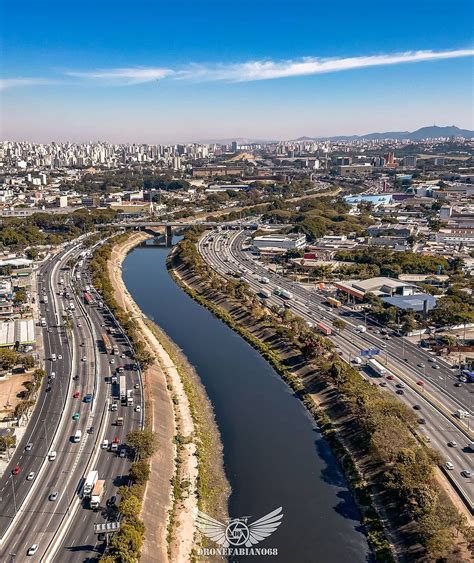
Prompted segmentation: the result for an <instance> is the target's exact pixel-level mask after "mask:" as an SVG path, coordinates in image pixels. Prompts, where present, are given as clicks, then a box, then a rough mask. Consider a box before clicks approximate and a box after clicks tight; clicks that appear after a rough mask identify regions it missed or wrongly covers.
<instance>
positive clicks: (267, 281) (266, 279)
mask: <svg viewBox="0 0 474 563" xmlns="http://www.w3.org/2000/svg"><path fill="white" fill-rule="evenodd" d="M258 281H259V282H260V283H270V280H269V279H268V278H266V277H265V276H263V277H261V278H260V279H259V280H258Z"/></svg>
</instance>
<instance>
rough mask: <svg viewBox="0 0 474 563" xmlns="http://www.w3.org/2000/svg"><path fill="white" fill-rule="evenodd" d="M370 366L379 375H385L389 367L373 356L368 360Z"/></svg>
mask: <svg viewBox="0 0 474 563" xmlns="http://www.w3.org/2000/svg"><path fill="white" fill-rule="evenodd" d="M367 365H368V366H369V368H370V369H371V370H372V371H373V372H375V373H376V374H377V375H378V376H379V377H384V375H386V374H387V369H386V368H385V367H384V366H383V365H382V364H381V363H380V362H378V361H377V360H374V359H373V358H372V359H371V360H369V361H368V362H367Z"/></svg>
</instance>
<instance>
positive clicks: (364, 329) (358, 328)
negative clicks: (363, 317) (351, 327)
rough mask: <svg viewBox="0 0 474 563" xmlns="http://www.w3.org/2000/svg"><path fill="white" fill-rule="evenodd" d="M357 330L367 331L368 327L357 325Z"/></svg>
mask: <svg viewBox="0 0 474 563" xmlns="http://www.w3.org/2000/svg"><path fill="white" fill-rule="evenodd" d="M355 330H356V332H362V333H364V332H367V329H366V328H365V326H364V325H357V326H356V328H355Z"/></svg>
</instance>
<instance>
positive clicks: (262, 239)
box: [253, 233, 306, 251]
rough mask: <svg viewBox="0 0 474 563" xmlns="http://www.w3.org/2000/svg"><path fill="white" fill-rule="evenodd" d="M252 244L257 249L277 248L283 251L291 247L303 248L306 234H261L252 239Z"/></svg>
mask: <svg viewBox="0 0 474 563" xmlns="http://www.w3.org/2000/svg"><path fill="white" fill-rule="evenodd" d="M253 245H254V247H255V248H258V249H259V250H262V249H277V250H280V251H282V250H283V251H285V250H290V249H292V248H304V247H305V246H306V235H303V234H297V233H294V234H289V235H262V236H259V237H255V238H254V239H253Z"/></svg>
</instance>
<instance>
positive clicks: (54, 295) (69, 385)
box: [0, 250, 142, 561]
mask: <svg viewBox="0 0 474 563" xmlns="http://www.w3.org/2000/svg"><path fill="white" fill-rule="evenodd" d="M71 254H72V255H74V256H75V257H78V254H79V252H78V251H76V250H74V251H73V252H72V253H71ZM63 257H64V252H63V253H61V254H60V255H59V260H61V259H62V262H59V261H58V259H54V260H52V261H50V262H48V263H47V264H45V265H44V266H43V268H42V269H41V278H40V280H41V281H40V284H39V286H40V292H41V291H42V289H43V288H45V290H46V295H47V296H48V304H47V305H44V304H42V305H41V307H42V315H43V316H45V317H46V320H47V328H45V329H44V339H45V358H47V359H46V361H45V368H46V370H47V372H48V373H51V372H52V371H54V372H55V373H56V377H55V379H54V381H52V382H51V383H50V384H48V382H46V381H45V382H44V384H43V386H42V388H41V390H40V395H39V399H38V402H39V404H38V407H37V408H36V409H35V411H34V413H33V417H32V420H31V421H30V423H29V426H28V428H27V432H26V434H25V438H24V439H23V440H22V443H21V444H20V445H19V447H18V448H17V450H16V453H15V454H14V456H13V459H12V463H11V466H10V467H14V466H15V465H16V464H17V463H19V465H20V467H21V473H20V474H19V475H16V476H11V477H10V476H9V475H5V476H4V479H3V480H2V481H1V482H0V483H1V486H2V487H4V494H3V497H2V501H1V504H0V510H1V514H0V525H1V526H2V529H3V530H6V529H7V527H8V526H9V524H10V523H11V522H12V519H13V517H14V515H15V503H16V506H17V508H18V516H17V519H16V520H15V523H14V526H13V530H12V533H11V534H9V535H8V537H6V539H5V540H4V542H3V543H2V545H1V549H0V557H1V560H6V559H5V558H6V557H7V556H8V555H9V554H15V561H23V560H29V561H31V560H33V561H34V560H37V561H39V560H41V559H42V557H43V556H44V555H45V553H48V557H49V556H50V555H51V553H52V551H51V545H53V544H52V542H53V540H54V539H55V538H58V537H59V538H63V542H62V545H60V549H59V550H55V551H54V555H55V556H54V560H58V561H61V560H63V559H65V558H67V559H68V560H76V561H83V560H89V561H90V560H94V559H96V558H98V556H99V555H100V553H101V552H102V551H103V547H104V545H103V542H97V538H96V536H95V535H94V534H93V523H94V522H96V521H99V522H104V521H105V520H107V519H109V518H111V519H116V518H117V512H116V511H115V510H113V509H110V510H108V511H107V512H106V511H105V501H106V499H107V498H108V497H110V496H112V495H115V494H116V490H117V487H118V486H120V485H121V484H125V483H126V482H127V477H126V476H127V474H128V471H129V466H130V463H131V460H130V459H127V458H125V459H124V458H120V457H118V455H116V454H114V453H112V452H109V451H107V450H105V449H102V448H100V442H99V441H98V440H99V439H100V440H102V432H101V435H100V436H99V432H100V430H101V428H103V429H104V435H105V437H106V438H108V439H109V441H112V440H113V439H114V438H115V436H117V437H118V439H119V441H120V443H123V442H124V441H125V436H126V434H127V433H128V431H130V430H131V429H132V428H139V427H140V424H141V417H142V413H139V412H135V411H134V409H133V407H122V406H119V411H118V412H117V413H110V411H109V409H108V406H109V404H110V402H111V395H112V389H111V387H112V386H111V384H110V373H111V371H112V369H113V368H115V367H116V365H117V364H114V365H112V364H111V363H110V360H111V359H112V356H108V355H107V354H106V353H105V352H104V350H103V346H102V342H101V338H100V334H101V332H102V331H103V330H105V329H106V327H103V326H101V325H104V324H106V323H107V322H109V321H106V320H105V319H104V314H106V310H105V308H100V309H99V307H98V305H97V303H96V304H94V305H92V306H86V305H85V303H84V301H83V289H84V285H85V283H86V281H85V279H84V277H81V279H80V280H77V279H76V277H75V276H73V272H72V271H70V270H69V269H65V270H61V269H60V268H62V267H63V266H65V264H66V263H67V262H68V260H69V258H70V256H66V257H65V258H63ZM61 281H62V282H63V283H60V282H61ZM66 287H67V290H68V291H69V293H70V294H71V297H70V298H68V299H66V298H65V297H63V296H62V293H63V291H64V289H65V288H66ZM60 294H61V295H60ZM71 301H73V302H74V304H75V311H74V314H73V320H74V323H73V329H72V334H71V336H70V339H69V340H70V343H68V336H67V334H66V332H65V330H64V327H59V326H58V324H62V316H63V314H64V313H65V309H66V307H67V306H68V305H69V303H70V302H71ZM58 321H59V323H58ZM116 341H117V343H118V344H119V345H120V353H122V352H125V351H126V350H127V349H128V346H126V342H125V338H124V337H123V335H122V336H117V338H116ZM52 353H56V354H57V355H62V359H61V360H59V359H58V360H57V361H55V362H53V361H51V360H50V358H51V354H52ZM82 358H85V361H83V359H82ZM118 358H120V356H118V357H117V356H116V357H114V362H115V361H117V359H118ZM127 360H128V364H129V367H131V364H132V360H131V359H129V358H127ZM127 360H120V361H123V362H126V361H127ZM71 365H72V368H73V369H72V370H71ZM131 373H132V370H128V373H127V378H128V379H129V380H132V375H131ZM133 374H135V375H133V379H135V380H136V381H137V382H139V375H138V373H137V372H135V371H133ZM71 376H78V379H77V380H74V379H73V378H72V377H71ZM48 388H50V389H48ZM47 389H48V390H47ZM76 392H78V393H79V398H74V397H73V395H74V394H75V393H76ZM114 392H117V390H114ZM87 393H90V394H92V395H93V401H92V403H86V402H84V401H83V397H84V395H85V394H87ZM135 394H136V403H141V400H142V399H141V389H138V390H136V392H135ZM118 402H119V403H120V401H118ZM74 413H80V419H79V420H78V421H76V420H73V414H74ZM110 415H112V416H110ZM117 416H124V419H125V422H124V426H123V427H115V426H114V427H112V426H110V423H111V421H112V420H113V421H115V419H116V417H117ZM101 421H103V424H102V425H101ZM58 424H60V426H59V431H58V434H57V436H56V437H55V439H54V441H53V443H52V444H51V441H52V438H53V435H54V432H55V429H56V427H57V426H58ZM91 427H93V428H94V430H93V431H92V432H88V430H90V428H91ZM76 430H81V431H82V439H81V441H80V443H73V441H72V439H71V437H72V436H73V434H74V433H75V431H76ZM27 442H32V443H33V447H32V449H31V451H29V452H25V451H24V447H25V445H26V443H27ZM52 449H54V450H56V451H57V458H56V460H54V461H47V462H46V467H45V469H43V470H40V467H41V465H42V463H43V461H44V458H45V456H46V454H47V452H49V451H50V450H52ZM95 457H96V458H97V462H96V464H95V466H94V469H98V471H99V479H105V480H106V486H105V494H104V497H103V502H102V503H101V504H102V505H103V506H102V507H101V509H100V510H98V511H93V510H91V509H89V507H88V505H86V504H84V505H83V506H80V507H79V509H77V510H74V506H75V505H74V502H73V501H74V500H75V499H77V498H79V497H80V493H81V488H82V483H83V476H84V473H85V471H86V469H87V468H88V465H89V464H90V463H91V458H95ZM30 471H33V472H35V473H36V476H35V479H34V480H33V481H28V480H26V476H27V475H28V473H29V472H30ZM12 481H13V485H12ZM32 485H33V486H34V490H32V491H31V494H30V495H29V496H28V497H27V495H28V492H29V491H30V488H31V487H32ZM52 492H58V498H57V500H56V501H50V500H49V499H48V497H49V495H50V494H51V493H52ZM13 495H14V496H15V502H13ZM25 497H27V501H26V502H24V503H23V504H22V502H23V500H24V499H25ZM71 519H72V520H71ZM66 523H69V524H70V525H69V528H68V530H66V528H65V525H66ZM34 543H36V544H38V545H39V549H38V551H37V553H36V555H35V556H33V557H28V558H27V557H26V552H27V550H28V548H29V547H30V546H31V545H32V544H34Z"/></svg>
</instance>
